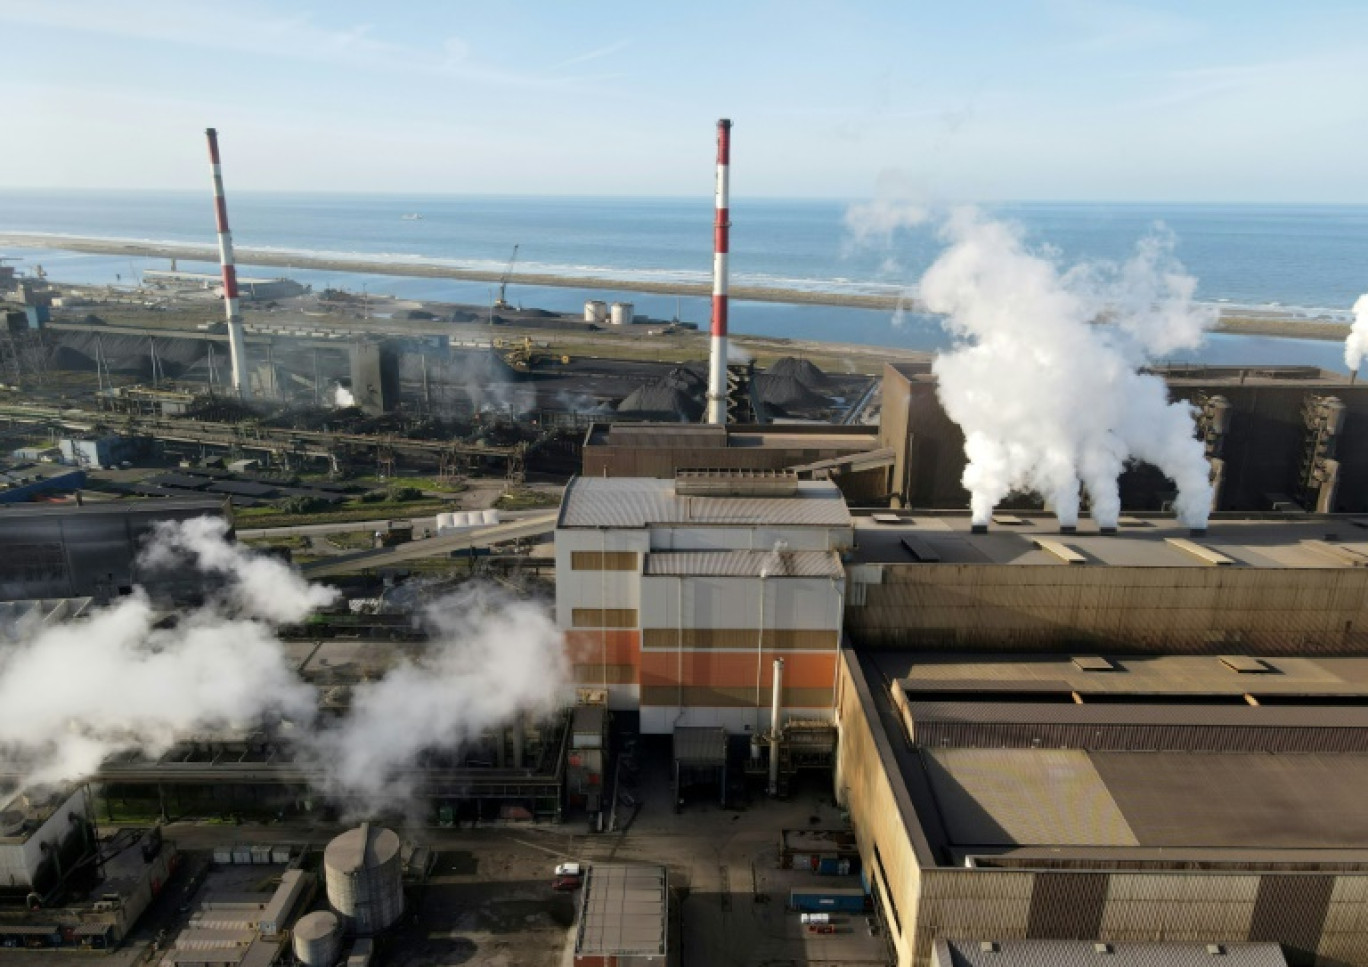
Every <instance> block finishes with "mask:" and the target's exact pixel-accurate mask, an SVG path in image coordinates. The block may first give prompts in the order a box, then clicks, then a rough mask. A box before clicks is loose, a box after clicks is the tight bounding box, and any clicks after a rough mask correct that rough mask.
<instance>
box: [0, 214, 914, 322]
mask: <svg viewBox="0 0 1368 967" xmlns="http://www.w3.org/2000/svg"><path fill="white" fill-rule="evenodd" d="M0 245H13V246H16V247H20V248H50V249H61V250H64V251H68V252H84V253H87V254H90V255H132V256H144V257H148V258H165V259H171V258H176V259H192V260H197V261H203V262H217V261H218V249H216V248H214V247H213V246H209V245H189V244H158V245H152V244H148V243H145V242H123V241H118V240H114V239H98V238H83V237H80V236H75V235H22V234H12V233H8V232H7V233H3V234H0ZM235 248H236V252H237V258H238V261H239V262H240V263H247V264H251V265H263V266H269V267H271V268H281V269H294V268H302V269H320V270H322V271H326V272H359V273H365V274H369V275H401V276H411V277H416V278H425V279H453V280H456V281H459V282H498V281H499V280H500V278H502V276H503V273H502V272H497V271H485V270H481V269H460V268H455V267H452V266H447V265H429V264H424V263H421V262H390V261H377V260H373V259H367V258H366V257H365V256H356V257H354V258H352V257H345V258H344V257H337V256H328V257H323V256H315V255H306V254H302V253H293V252H291V253H283V252H275V251H267V250H263V249H256V248H248V247H240V246H238V247H235ZM510 282H512V283H515V284H517V285H541V286H547V287H551V288H558V289H613V290H617V291H624V292H643V293H649V294H651V295H673V296H701V297H703V298H709V297H711V296H712V285H711V283H693V282H649V281H644V280H632V281H626V280H624V279H607V278H599V277H594V276H573V277H571V276H564V275H539V274H536V273H530V272H514V273H513V275H512V276H511V277H510ZM731 297H732V298H733V299H741V300H749V301H752V302H783V303H796V304H809V305H828V306H843V307H847V308H855V309H887V310H889V311H892V310H894V309H896V308H897V307H898V303H899V301H900V300H899V299H898V297H897V296H891V295H888V296H884V295H865V294H860V293H840V292H809V291H806V290H803V289H784V288H770V287H764V286H735V285H734V286H732V287H731ZM902 301H903V302H904V308H905V309H907V310H909V311H915V309H916V307H915V306H912V305H909V304H907V301H906V300H902Z"/></svg>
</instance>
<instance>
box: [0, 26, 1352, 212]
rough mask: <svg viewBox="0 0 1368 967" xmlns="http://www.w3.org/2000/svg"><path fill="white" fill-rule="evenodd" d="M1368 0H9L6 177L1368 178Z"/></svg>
mask: <svg viewBox="0 0 1368 967" xmlns="http://www.w3.org/2000/svg"><path fill="white" fill-rule="evenodd" d="M1365 35H1368V3H1365V2H1362V0H1346V2H1300V3H1294V2H1287V0H1277V2H1270V0H1239V2H1236V0H1200V2H1198V0H1186V2H1135V3H1122V2H1106V0H1104V2H1094V0H1022V2H1001V3H989V2H972V0H969V2H944V0H942V2H935V3H932V2H921V0H890V2H883V3H880V2H868V3H857V2H854V0H848V2H842V3H820V2H802V0H783V2H772V3H763V2H756V3H746V2H742V0H733V2H712V0H693V2H689V3H652V2H641V0H638V2H634V3H630V4H608V3H594V2H583V0H580V2H543V3H532V2H521V3H499V2H492V3H491V2H481V3H465V2H455V0H451V2H436V0H433V2H405V0H397V2H391V3H388V4H385V3H378V2H374V0H371V2H365V3H362V2H351V0H331V2H304V0H298V2H291V0H279V2H269V0H232V2H214V3H209V2H198V0H119V2H113V0H0V37H4V38H5V40H4V50H5V55H4V58H3V61H0V81H2V82H3V83H0V91H3V92H4V101H3V108H2V109H0V116H3V118H4V124H5V130H6V138H5V149H4V151H3V152H0V186H7V187H12V186H35V187H36V186H53V187H77V186H81V187H126V188H201V187H203V182H204V178H205V173H204V171H203V166H204V146H203V136H202V130H203V128H204V127H206V126H207V125H211V124H212V125H215V126H217V127H218V128H219V129H220V132H221V138H222V144H223V152H224V160H225V164H226V166H227V170H226V178H227V182H228V186H229V189H230V191H231V190H232V189H234V188H238V189H246V188H255V189H320V190H333V189H341V190H357V191H394V192H402V191H415V192H432V191H440V192H451V193H457V194H465V193H510V194H565V193H571V194H660V195H683V194H697V193H700V192H702V193H704V194H706V193H708V192H710V191H711V178H712V171H711V165H712V159H713V150H714V149H713V123H714V121H715V120H716V119H717V118H718V117H719V116H730V117H731V118H733V119H734V121H735V124H736V127H735V134H734V144H735V147H734V168H733V191H734V193H736V194H737V195H771V196H824V197H837V198H858V197H866V196H870V195H873V194H875V193H876V192H882V193H884V194H903V195H908V196H911V197H915V198H919V199H926V200H933V201H963V200H1002V199H1080V200H1083V199H1102V200H1177V201H1201V200H1211V201H1243V200H1249V201H1353V202H1368V187H1365V186H1366V185H1368V178H1366V177H1365V168H1366V167H1368V165H1365V162H1366V161H1368V66H1366V65H1365V58H1364V56H1363V52H1362V51H1363V38H1364V36H1365Z"/></svg>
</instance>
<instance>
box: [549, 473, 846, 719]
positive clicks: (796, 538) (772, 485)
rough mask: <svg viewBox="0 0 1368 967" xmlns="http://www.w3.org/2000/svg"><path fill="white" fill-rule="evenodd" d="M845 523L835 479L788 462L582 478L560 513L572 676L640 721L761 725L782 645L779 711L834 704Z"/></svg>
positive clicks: (807, 713)
mask: <svg viewBox="0 0 1368 967" xmlns="http://www.w3.org/2000/svg"><path fill="white" fill-rule="evenodd" d="M851 534H852V522H851V517H850V512H849V511H848V510H847V508H846V503H845V501H844V500H843V499H842V498H841V493H840V491H839V490H838V489H837V487H836V486H835V484H833V483H831V482H829V481H806V480H799V479H797V477H796V475H794V474H792V473H782V472H769V473H766V472H751V473H746V472H733V473H722V472H718V473H709V472H682V473H680V474H678V475H677V476H676V477H675V478H674V479H672V480H660V479H648V478H607V479H602V478H591V477H580V478H576V479H575V480H573V481H572V482H571V483H570V485H569V487H567V489H566V492H565V498H564V501H563V502H562V504H561V510H560V516H559V519H558V520H557V525H556V572H557V581H556V618H557V623H558V624H559V625H560V627H562V628H563V629H565V635H566V647H567V650H568V652H569V656H570V660H571V663H572V666H573V679H574V682H575V684H576V685H577V686H580V687H584V686H591V687H596V688H604V689H606V690H607V692H608V696H609V704H610V706H611V707H612V708H614V709H629V710H633V711H636V710H640V713H641V731H642V732H643V733H647V734H660V733H670V732H671V731H672V730H673V729H675V728H676V727H681V726H684V727H692V726H724V727H726V728H727V729H729V730H731V731H733V732H743V731H745V732H750V731H752V730H754V731H755V733H757V734H758V733H759V732H760V731H763V730H764V729H766V728H768V727H769V724H770V723H769V718H770V704H771V689H772V687H773V678H772V675H773V671H772V669H773V666H774V661H775V659H778V658H782V659H784V662H785V671H784V680H783V682H782V686H783V694H782V710H781V711H782V714H783V715H784V716H785V717H786V718H787V717H798V718H825V717H829V715H830V712H831V707H832V688H833V686H834V684H835V676H836V660H837V654H838V651H839V645H840V636H841V620H842V610H843V601H844V596H845V577H844V570H843V568H842V565H841V559H840V555H841V553H842V552H843V551H845V550H846V549H848V548H849V547H850V544H851Z"/></svg>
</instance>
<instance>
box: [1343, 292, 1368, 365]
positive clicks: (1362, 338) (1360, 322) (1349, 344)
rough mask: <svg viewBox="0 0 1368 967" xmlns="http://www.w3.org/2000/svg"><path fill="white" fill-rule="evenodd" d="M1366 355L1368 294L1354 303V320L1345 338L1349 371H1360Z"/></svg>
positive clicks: (1345, 351) (1345, 356) (1345, 358)
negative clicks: (1360, 365)
mask: <svg viewBox="0 0 1368 967" xmlns="http://www.w3.org/2000/svg"><path fill="white" fill-rule="evenodd" d="M1365 355H1368V294H1364V295H1361V296H1359V297H1358V301H1357V302H1355V303H1354V322H1353V325H1352V326H1350V327H1349V335H1348V337H1347V338H1346V339H1345V340H1344V365H1346V366H1348V367H1349V372H1351V373H1357V372H1358V369H1359V364H1361V363H1362V362H1363V357H1364V356H1365Z"/></svg>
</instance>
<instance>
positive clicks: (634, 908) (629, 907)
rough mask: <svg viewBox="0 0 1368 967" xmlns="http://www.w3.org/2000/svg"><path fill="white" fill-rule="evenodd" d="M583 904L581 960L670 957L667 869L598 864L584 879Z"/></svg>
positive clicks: (579, 933) (577, 941) (578, 940)
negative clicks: (600, 956)
mask: <svg viewBox="0 0 1368 967" xmlns="http://www.w3.org/2000/svg"><path fill="white" fill-rule="evenodd" d="M580 903H581V908H580V921H579V928H578V930H577V932H576V935H575V954H576V955H577V956H580V955H594V954H603V955H613V954H617V955H625V956H633V955H635V956H638V957H650V956H656V957H663V956H664V955H665V936H666V914H667V908H668V905H667V899H666V877H665V867H663V866H648V865H646V864H629V863H602V864H595V865H594V866H592V867H590V869H589V875H588V877H586V879H585V882H584V891H583V895H582V896H581V900H580Z"/></svg>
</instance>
